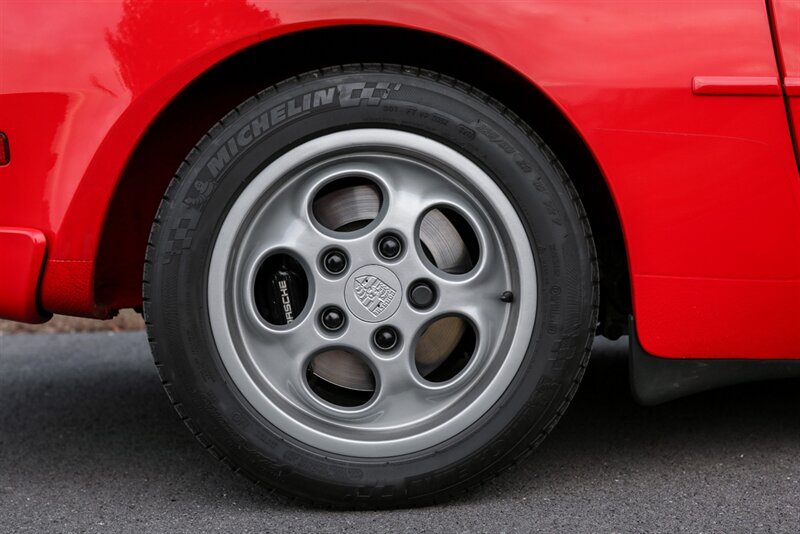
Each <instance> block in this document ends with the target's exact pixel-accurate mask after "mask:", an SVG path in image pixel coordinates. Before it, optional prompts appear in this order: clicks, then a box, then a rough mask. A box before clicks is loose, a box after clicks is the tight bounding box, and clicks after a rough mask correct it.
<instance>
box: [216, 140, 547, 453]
mask: <svg viewBox="0 0 800 534" xmlns="http://www.w3.org/2000/svg"><path fill="white" fill-rule="evenodd" d="M361 147H369V149H380V148H384V149H386V150H389V151H390V152H391V151H395V150H397V149H398V148H399V149H402V150H406V151H410V152H412V153H414V154H418V155H420V156H424V157H425V158H426V159H427V158H433V159H435V160H436V161H438V162H443V163H446V164H447V167H449V168H453V169H455V170H457V171H458V175H460V176H462V177H468V180H469V182H468V183H465V184H461V185H462V186H463V185H470V186H474V188H475V189H478V190H479V192H480V196H478V199H479V200H482V201H485V202H489V203H490V204H491V205H492V208H493V209H494V210H495V211H498V212H499V213H505V214H506V215H508V217H504V220H503V227H502V229H503V230H504V231H505V234H506V238H507V239H508V241H509V243H507V246H506V247H505V250H506V253H507V254H509V253H510V254H513V255H515V256H516V263H515V265H513V266H511V267H510V268H511V269H512V271H514V268H516V273H517V280H516V281H517V283H518V284H519V286H518V291H520V294H524V295H526V298H524V299H515V301H516V302H515V305H516V306H518V309H517V313H516V320H515V321H514V323H515V324H508V325H506V327H505V328H504V329H503V331H504V332H505V334H504V335H505V336H507V335H508V332H509V331H513V330H515V329H516V327H518V326H519V325H523V328H530V331H531V332H532V330H533V325H534V320H535V317H536V304H537V303H536V300H537V291H536V289H537V287H536V284H537V282H536V267H535V263H534V258H533V253H532V251H531V245H530V243H529V241H528V237H527V232H526V231H525V228H524V226H523V225H522V223H521V221H520V219H519V216H518V214H517V212H516V210H515V209H514V208H513V206H512V205H511V203H510V201H509V200H508V198H507V197H506V196H505V194H504V193H503V192H502V191H501V190H500V188H499V186H498V185H497V184H496V183H495V182H494V180H492V179H491V178H490V177H489V176H488V175H487V174H486V173H485V172H484V171H483V170H481V169H480V168H479V167H478V166H477V165H476V164H474V163H473V162H472V161H470V160H469V159H468V158H466V157H465V156H463V155H462V154H460V153H458V152H456V151H455V150H453V149H451V148H449V147H447V146H445V145H443V144H441V143H439V142H437V141H433V140H431V139H429V138H426V137H423V136H420V135H417V134H414V133H410V132H405V131H400V130H393V129H378V128H366V129H358V130H347V131H342V132H336V133H332V134H328V135H325V136H322V137H319V138H316V139H313V140H311V141H308V142H306V143H304V144H303V145H300V146H298V147H296V148H294V149H292V150H290V151H289V152H287V153H286V154H284V155H283V156H281V157H279V158H278V159H276V160H275V161H274V162H272V163H270V164H269V165H268V166H267V167H265V168H264V169H263V170H262V171H261V172H259V173H258V174H257V175H256V176H255V178H253V180H252V181H251V182H250V183H249V184H248V185H247V186H246V187H245V189H244V190H243V191H242V193H241V194H240V195H239V197H238V198H237V199H236V201H235V202H234V203H233V205H232V207H231V208H230V210H229V211H228V213H227V215H226V216H225V220H224V221H223V224H222V226H221V228H220V230H219V232H218V234H217V237H216V240H215V243H214V247H213V252H212V258H211V262H210V268H209V276H208V299H209V303H228V302H229V298H228V295H227V294H228V291H229V285H231V284H232V285H233V287H239V286H238V284H239V283H240V281H239V280H237V278H238V276H237V269H235V268H233V266H232V265H230V263H231V257H230V254H231V251H232V249H233V248H234V244H235V243H237V240H239V241H240V240H241V236H242V235H245V234H246V233H247V229H248V225H249V223H251V222H252V220H249V221H248V219H251V216H252V214H253V213H256V212H258V211H259V209H260V207H259V201H260V200H261V199H263V198H265V195H266V192H267V191H268V190H270V189H271V188H273V187H274V186H275V185H276V184H279V183H281V181H282V180H284V179H285V177H287V176H290V175H291V174H292V173H293V172H296V171H297V169H298V168H301V167H303V166H304V165H307V164H309V162H310V161H312V160H314V159H315V158H320V157H323V156H325V155H328V154H332V153H335V152H336V151H340V150H342V149H346V148H358V149H360V148H361ZM432 149H435V151H433V150H432ZM432 152H435V153H432ZM280 187H283V185H281V186H280ZM278 190H280V188H278ZM314 190H318V187H315V188H314ZM378 219H380V214H379V216H378V218H377V219H376V220H378ZM370 227H371V228H370ZM367 228H369V230H367ZM376 228H378V231H379V232H382V231H383V229H380V225H379V224H376V225H374V226H373V225H372V224H370V225H368V226H367V227H366V228H365V229H364V231H366V232H372V231H374V230H375V229H376ZM359 233H361V232H360V231H359ZM345 239H347V237H345ZM276 248H280V247H276ZM509 249H510V250H509ZM263 257H266V253H265V255H264V256H263ZM304 267H305V268H306V269H313V268H314V266H313V265H304ZM352 267H355V266H354V265H352V264H351V268H352ZM231 278H232V280H231ZM312 278H313V277H310V276H309V282H310V283H313V282H312V281H311V279H312ZM346 278H347V279H348V280H349V278H350V277H349V275H348V276H347V277H346ZM312 291H313V288H310V289H309V297H308V300H307V302H306V305H305V306H306V307H305V309H304V310H303V315H304V316H305V320H310V319H311V320H313V317H312V316H313V314H312V313H310V311H311V310H312V309H313V306H314V304H315V303H314V299H315V296H314V293H312ZM208 310H209V321H210V324H211V329H212V335H213V338H214V341H215V344H216V346H217V349H218V352H219V354H220V357H221V359H222V362H223V365H224V366H225V369H226V371H227V372H228V374H229V375H230V376H231V378H232V380H233V384H234V385H235V387H236V388H237V389H238V390H239V392H240V393H241V394H242V395H243V396H244V398H245V399H246V400H247V401H248V403H249V404H250V405H251V406H252V407H253V408H254V409H255V410H256V412H258V413H259V414H260V415H261V416H263V417H264V418H265V419H267V420H268V421H269V422H270V423H272V424H273V425H275V426H276V427H277V428H279V429H280V430H282V431H283V432H285V433H286V434H288V435H290V436H292V437H294V438H295V439H297V440H299V441H301V442H303V443H306V444H308V445H311V446H315V447H317V448H319V449H321V450H324V451H326V452H331V453H337V454H342V455H344V456H357V457H388V456H396V455H402V454H407V453H410V452H415V451H419V450H422V449H425V448H428V447H431V446H434V445H437V444H438V443H441V442H443V441H445V440H447V439H449V438H451V437H453V436H455V435H456V434H458V433H459V432H461V431H463V430H464V429H466V428H468V427H469V426H470V425H471V424H473V423H474V422H475V421H477V420H478V419H479V418H480V417H481V416H482V415H483V414H485V413H486V412H487V411H489V409H490V408H491V406H492V405H494V403H495V402H496V401H497V400H498V399H499V398H500V396H501V395H502V394H503V393H504V391H505V389H506V388H507V387H508V385H509V384H510V383H511V381H512V379H513V378H514V376H515V375H516V373H517V370H518V369H519V367H520V365H521V362H522V359H523V357H524V356H525V353H526V352H527V348H528V344H529V342H530V336H527V335H522V336H519V335H516V336H513V337H512V338H511V339H510V341H508V342H507V343H506V341H507V340H506V339H505V338H503V339H500V340H499V341H498V342H497V345H498V346H501V347H502V346H503V345H506V346H507V348H508V350H507V353H508V355H507V356H506V357H505V358H504V359H503V360H502V362H501V364H500V367H499V368H498V370H497V372H496V373H495V375H494V376H493V377H491V379H490V381H489V383H488V386H487V387H486V388H485V389H484V390H483V391H482V392H480V393H478V394H477V395H476V396H475V397H474V398H473V400H472V402H471V403H470V404H469V405H468V406H465V407H464V409H463V410H461V411H459V412H458V413H456V414H455V416H453V417H451V418H449V419H447V420H446V421H443V422H441V423H440V424H437V425H435V426H431V427H429V428H426V429H424V430H423V431H421V432H418V433H414V434H411V435H408V436H401V437H393V438H391V439H385V440H381V439H380V435H379V434H370V435H369V436H368V438H365V437H363V436H361V435H349V436H346V435H342V434H336V433H331V432H329V431H328V430H327V429H328V428H329V425H326V424H316V423H318V421H315V418H316V417H317V415H316V414H307V415H310V417H309V418H306V419H304V420H301V419H299V418H298V417H297V413H288V412H287V411H286V410H285V409H284V407H283V406H282V405H281V403H280V402H279V401H280V399H275V398H273V397H271V396H270V394H268V393H265V392H264V391H262V386H261V385H259V383H258V382H257V380H258V379H259V375H260V378H261V379H266V380H267V382H269V380H268V378H267V377H265V376H263V374H261V373H262V370H261V369H258V368H256V369H252V366H248V362H246V361H243V359H244V356H243V355H240V351H239V350H237V343H236V341H235V332H232V330H233V328H232V327H231V317H230V316H229V314H230V310H229V309H228V305H227V304H226V305H222V306H214V307H212V306H209V307H208ZM509 320H510V319H509ZM376 324H380V323H376ZM273 328H274V327H273ZM476 334H477V335H478V336H480V332H479V331H476ZM477 343H478V341H476V345H477ZM334 344H335V341H332V343H331V345H334ZM240 346H241V343H240ZM476 351H477V348H476ZM251 363H252V362H251ZM370 365H372V363H371V362H370ZM464 371H466V369H465V370H464ZM462 373H463V371H462ZM456 378H458V377H456ZM368 405H369V403H367V405H365V406H368ZM361 408H363V407H359V409H361ZM355 411H356V412H357V411H358V410H355ZM344 412H347V410H342V413H344ZM434 415H435V414H434Z"/></svg>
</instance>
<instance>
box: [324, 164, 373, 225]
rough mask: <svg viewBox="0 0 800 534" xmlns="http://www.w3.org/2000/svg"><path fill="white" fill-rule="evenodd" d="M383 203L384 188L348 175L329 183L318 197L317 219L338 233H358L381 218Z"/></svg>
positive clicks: (366, 179) (367, 180) (361, 178)
mask: <svg viewBox="0 0 800 534" xmlns="http://www.w3.org/2000/svg"><path fill="white" fill-rule="evenodd" d="M382 203H383V195H382V194H381V190H380V187H378V186H377V185H376V184H375V183H374V182H373V181H371V180H369V179H368V178H363V177H359V176H346V177H342V178H337V179H335V180H333V181H332V182H330V183H328V184H326V185H325V186H324V187H323V188H322V189H320V190H319V192H317V194H316V195H315V196H314V203H313V212H314V217H315V218H316V219H317V222H319V223H320V224H321V225H322V226H324V227H325V228H327V229H328V230H333V231H335V232H355V231H356V230H360V229H362V228H364V227H365V226H367V225H368V224H369V223H371V222H372V221H373V220H375V218H376V217H377V216H378V213H379V212H380V210H381V205H382Z"/></svg>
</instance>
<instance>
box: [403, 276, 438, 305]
mask: <svg viewBox="0 0 800 534" xmlns="http://www.w3.org/2000/svg"><path fill="white" fill-rule="evenodd" d="M408 301H409V302H410V303H411V305H412V306H414V307H415V308H418V309H426V308H430V307H431V306H433V303H434V302H435V301H436V291H435V290H434V289H433V286H431V285H430V284H429V283H428V282H416V283H415V284H414V285H412V286H411V289H410V290H409V291H408Z"/></svg>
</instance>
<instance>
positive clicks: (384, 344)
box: [372, 326, 398, 350]
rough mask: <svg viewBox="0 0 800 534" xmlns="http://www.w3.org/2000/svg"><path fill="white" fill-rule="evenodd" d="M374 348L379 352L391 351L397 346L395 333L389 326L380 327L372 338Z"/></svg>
mask: <svg viewBox="0 0 800 534" xmlns="http://www.w3.org/2000/svg"><path fill="white" fill-rule="evenodd" d="M372 339H373V341H375V346H377V347H378V348H379V349H381V350H392V349H393V348H394V347H395V346H396V345H397V339H398V335H397V331H396V330H395V329H394V328H392V327H391V326H382V327H380V328H378V329H377V330H375V334H374V335H373V336H372Z"/></svg>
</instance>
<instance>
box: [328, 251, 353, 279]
mask: <svg viewBox="0 0 800 534" xmlns="http://www.w3.org/2000/svg"><path fill="white" fill-rule="evenodd" d="M322 265H323V266H324V267H325V270H326V271H328V272H329V273H330V274H340V273H341V272H342V271H344V270H345V269H346V268H347V256H345V255H344V253H343V252H341V251H338V250H331V251H330V252H328V253H327V254H325V257H324V258H323V259H322Z"/></svg>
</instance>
